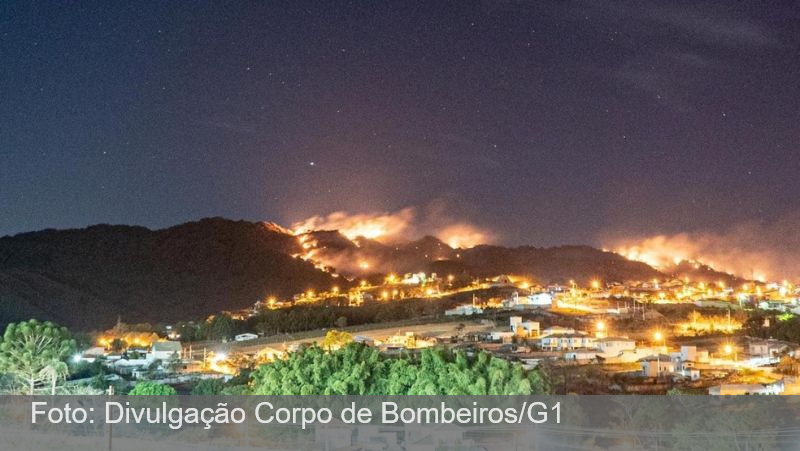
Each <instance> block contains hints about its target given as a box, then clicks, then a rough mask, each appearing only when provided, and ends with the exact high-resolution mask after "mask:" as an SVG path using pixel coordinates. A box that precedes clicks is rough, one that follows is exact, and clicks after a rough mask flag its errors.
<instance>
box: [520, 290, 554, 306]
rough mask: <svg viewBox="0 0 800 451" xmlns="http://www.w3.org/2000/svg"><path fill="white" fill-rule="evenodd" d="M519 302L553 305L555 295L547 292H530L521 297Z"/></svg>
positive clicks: (523, 303)
mask: <svg viewBox="0 0 800 451" xmlns="http://www.w3.org/2000/svg"><path fill="white" fill-rule="evenodd" d="M519 303H520V304H521V305H530V306H538V307H548V306H551V305H553V295H552V294H550V293H546V292H542V293H534V294H529V295H528V296H525V297H523V298H520V300H519Z"/></svg>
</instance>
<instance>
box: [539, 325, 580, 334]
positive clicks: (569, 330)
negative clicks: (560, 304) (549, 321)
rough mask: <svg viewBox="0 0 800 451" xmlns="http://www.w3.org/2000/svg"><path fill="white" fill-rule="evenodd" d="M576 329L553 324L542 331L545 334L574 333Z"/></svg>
mask: <svg viewBox="0 0 800 451" xmlns="http://www.w3.org/2000/svg"><path fill="white" fill-rule="evenodd" d="M574 333H575V329H573V328H571V327H561V326H552V327H548V328H547V329H545V330H543V331H542V335H543V336H547V335H557V334H574Z"/></svg>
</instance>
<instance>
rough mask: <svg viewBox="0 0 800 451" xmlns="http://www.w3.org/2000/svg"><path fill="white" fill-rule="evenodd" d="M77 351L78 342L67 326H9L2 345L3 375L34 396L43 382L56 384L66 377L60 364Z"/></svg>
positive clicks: (27, 323) (0, 366)
mask: <svg viewBox="0 0 800 451" xmlns="http://www.w3.org/2000/svg"><path fill="white" fill-rule="evenodd" d="M74 352H75V341H74V340H73V339H72V338H71V336H70V333H69V331H68V330H67V329H66V328H65V327H60V326H57V325H55V324H53V323H51V322H49V321H48V322H39V321H37V320H34V319H32V320H29V321H24V322H21V323H17V324H14V323H12V324H9V325H8V327H7V328H6V331H5V334H3V340H2V342H1V343H0V372H5V373H9V374H11V375H13V376H14V377H15V378H16V379H17V380H18V381H20V382H22V383H23V384H24V386H25V390H26V393H27V394H34V393H35V391H36V385H37V384H38V383H40V382H43V381H49V382H51V384H56V382H57V380H58V379H59V378H61V377H62V375H64V374H65V372H66V370H65V367H66V365H64V366H62V365H61V363H64V361H65V360H66V359H67V358H68V357H69V356H70V355H72V353H74Z"/></svg>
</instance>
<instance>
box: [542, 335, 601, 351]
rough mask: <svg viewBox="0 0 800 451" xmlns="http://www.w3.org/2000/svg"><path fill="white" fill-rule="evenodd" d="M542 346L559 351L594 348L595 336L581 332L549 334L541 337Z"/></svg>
mask: <svg viewBox="0 0 800 451" xmlns="http://www.w3.org/2000/svg"><path fill="white" fill-rule="evenodd" d="M540 346H541V348H542V349H550V350H558V351H567V350H573V349H578V348H593V347H595V338H594V337H592V336H589V335H585V334H580V333H573V334H555V335H548V336H545V337H542V338H541V339H540Z"/></svg>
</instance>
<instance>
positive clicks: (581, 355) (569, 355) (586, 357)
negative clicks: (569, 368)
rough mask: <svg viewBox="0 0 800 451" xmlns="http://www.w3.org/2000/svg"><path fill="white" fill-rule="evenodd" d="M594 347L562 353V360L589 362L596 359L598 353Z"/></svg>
mask: <svg viewBox="0 0 800 451" xmlns="http://www.w3.org/2000/svg"><path fill="white" fill-rule="evenodd" d="M599 354H600V353H599V352H597V350H596V349H575V350H573V351H569V352H566V353H564V360H567V361H574V362H591V361H594V360H597V358H598V357H602V356H600V355H599Z"/></svg>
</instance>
